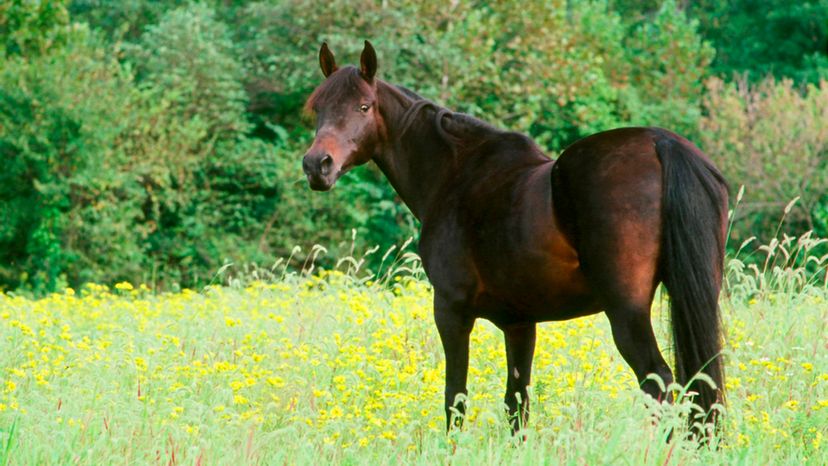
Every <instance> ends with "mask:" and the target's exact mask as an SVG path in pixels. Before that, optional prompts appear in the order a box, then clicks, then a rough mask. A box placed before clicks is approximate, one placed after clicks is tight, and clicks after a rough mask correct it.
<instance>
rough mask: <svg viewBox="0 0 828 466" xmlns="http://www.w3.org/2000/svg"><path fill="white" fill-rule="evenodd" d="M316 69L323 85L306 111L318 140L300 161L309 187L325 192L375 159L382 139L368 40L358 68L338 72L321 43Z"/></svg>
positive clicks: (374, 68) (374, 63)
mask: <svg viewBox="0 0 828 466" xmlns="http://www.w3.org/2000/svg"><path fill="white" fill-rule="evenodd" d="M319 65H320V66H321V67H322V73H323V74H324V75H325V78H326V79H325V81H324V82H323V83H322V84H321V85H320V86H319V87H317V88H316V90H315V91H313V94H311V96H310V97H309V98H308V102H307V104H306V109H307V110H309V111H311V112H313V113H315V114H316V137H315V138H314V140H313V144H312V145H311V147H310V149H308V152H307V153H306V154H305V157H304V159H303V160H302V169H303V170H304V172H305V175H306V176H307V178H308V184H310V187H311V189H314V190H317V191H327V190H329V189H331V187H333V185H334V183H336V180H337V179H339V177H340V176H341V175H342V174H343V173H345V172H347V171H348V170H350V169H351V168H352V167H355V166H357V165H362V164H364V163H366V162H368V161H369V160H371V158H372V157H373V156H374V154H375V153H376V151H377V149H378V147H379V141H380V135H381V132H382V131H381V128H382V117H381V116H380V114H379V111H378V109H377V85H376V81H375V80H374V74H375V73H376V71H377V55H376V53H375V52H374V48H373V47H372V46H371V44H370V43H369V42H368V41H365V48H364V49H363V50H362V56H361V57H360V66H359V68H356V67H353V66H345V67H343V68H337V66H336V62H335V61H334V56H333V54H332V53H331V51H330V49H328V45H327V44H325V43H323V44H322V48H321V49H320V50H319Z"/></svg>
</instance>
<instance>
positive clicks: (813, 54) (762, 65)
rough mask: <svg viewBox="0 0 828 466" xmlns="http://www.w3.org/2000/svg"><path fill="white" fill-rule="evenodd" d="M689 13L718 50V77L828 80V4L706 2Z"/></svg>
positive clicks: (807, 0) (801, 0) (824, 0)
mask: <svg viewBox="0 0 828 466" xmlns="http://www.w3.org/2000/svg"><path fill="white" fill-rule="evenodd" d="M690 11H691V13H692V15H693V16H694V17H696V18H698V19H699V21H700V31H701V33H702V34H703V35H704V36H705V37H707V38H709V39H710V40H711V41H712V42H713V44H714V46H715V47H716V50H717V54H716V60H715V62H714V63H713V68H714V71H715V72H717V73H719V74H721V75H723V76H724V77H726V78H730V77H732V75H733V74H746V75H747V76H748V77H749V78H750V79H751V80H752V81H758V80H761V79H762V78H764V77H765V76H766V75H768V74H773V75H774V76H776V77H789V78H792V79H795V80H796V81H798V82H811V83H815V82H817V81H819V80H820V79H825V78H828V0H798V1H795V2H791V1H789V0H763V1H756V0H731V1H727V2H722V1H719V0H702V1H696V2H691V7H690Z"/></svg>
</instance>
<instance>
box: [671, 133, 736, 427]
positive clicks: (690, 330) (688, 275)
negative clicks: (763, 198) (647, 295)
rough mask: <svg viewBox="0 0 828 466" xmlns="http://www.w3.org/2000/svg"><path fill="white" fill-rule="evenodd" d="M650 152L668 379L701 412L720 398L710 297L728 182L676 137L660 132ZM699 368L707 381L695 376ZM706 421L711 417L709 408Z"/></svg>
mask: <svg viewBox="0 0 828 466" xmlns="http://www.w3.org/2000/svg"><path fill="white" fill-rule="evenodd" d="M656 152H658V156H659V159H660V160H661V165H662V173H663V180H664V181H663V186H664V188H663V207H662V208H663V221H664V224H663V237H662V245H661V249H662V252H661V263H660V270H661V277H662V281H663V283H664V285H665V286H666V287H667V291H668V292H669V294H670V314H671V322H672V329H673V343H674V345H675V357H676V361H675V367H676V380H677V381H678V382H679V383H680V384H682V385H687V384H688V383H690V390H691V391H693V392H696V393H697V395H696V397H695V400H694V402H695V403H696V404H697V405H698V406H700V407H701V408H702V409H703V410H704V413H705V416H707V415H708V414H710V413H711V411H710V408H711V406H712V405H713V404H714V403H717V402H718V403H722V402H724V364H723V360H722V354H721V351H722V328H721V321H720V317H719V306H718V300H719V291H720V289H721V285H722V269H723V264H724V242H725V235H726V224H727V201H728V188H727V183H726V182H725V180H724V177H723V176H722V174H721V173H720V172H719V171H718V170H717V169H716V167H714V166H713V164H712V163H711V162H710V160H709V159H707V157H706V156H705V155H703V154H702V153H701V151H700V150H698V149H697V148H696V147H695V146H693V145H692V143H690V142H689V141H687V140H685V139H684V138H681V137H680V136H677V135H674V134H672V133H668V132H666V131H665V132H664V133H663V135H662V137H661V138H660V140H658V141H657V142H656ZM700 372H701V373H703V374H706V375H707V376H709V377H710V379H712V381H713V382H714V383H715V387H712V386H711V385H710V384H709V383H707V382H706V381H704V380H699V379H698V378H695V377H696V375H697V374H698V373H700ZM706 419H707V420H708V421H713V420H715V413H712V414H710V416H709V417H707V418H706ZM693 422H694V419H693V416H691V419H690V423H691V425H692V423H693Z"/></svg>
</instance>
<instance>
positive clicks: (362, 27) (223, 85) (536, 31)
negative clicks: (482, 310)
mask: <svg viewBox="0 0 828 466" xmlns="http://www.w3.org/2000/svg"><path fill="white" fill-rule="evenodd" d="M364 38H370V39H371V40H372V41H373V43H374V44H375V46H376V48H377V49H378V52H379V55H380V74H381V76H382V77H383V78H384V79H387V80H390V81H393V82H395V83H399V84H402V85H405V86H409V87H411V88H412V89H415V90H417V91H418V92H419V93H421V94H423V95H425V96H427V97H429V98H431V99H433V100H435V101H437V102H439V103H441V104H444V105H446V106H448V107H450V108H452V109H455V110H459V111H463V112H467V113H470V114H473V115H477V116H479V117H481V118H483V119H486V120H488V121H490V122H492V123H495V124H497V125H499V126H502V127H506V128H511V129H514V130H518V131H522V132H526V133H529V134H531V135H532V136H533V137H534V138H535V139H536V140H537V141H538V142H539V143H540V144H542V145H544V146H545V147H546V148H547V149H548V151H549V153H550V154H551V155H554V154H555V153H556V152H557V151H559V150H560V149H562V148H563V147H565V146H566V145H567V144H568V143H571V142H572V141H574V140H575V139H577V138H579V137H581V136H584V135H586V134H589V133H592V132H595V131H599V130H604V129H609V128H612V127H616V126H620V125H659V126H664V127H667V128H670V129H673V130H675V131H677V132H680V133H683V134H685V135H687V136H688V137H689V138H691V139H692V140H694V141H695V142H696V143H698V144H699V145H700V146H701V147H702V148H703V149H705V150H706V151H708V152H709V153H710V155H711V156H712V157H713V158H714V159H715V160H716V161H717V163H719V165H720V166H721V167H722V168H723V169H724V171H725V173H726V175H727V177H728V179H729V180H730V182H731V184H732V185H733V187H734V193H735V191H736V189H738V187H739V186H740V185H742V184H745V185H746V186H747V188H746V194H745V196H744V199H743V201H742V205H741V206H740V207H739V209H738V210H737V217H740V218H739V219H737V221H736V223H735V226H734V228H733V232H732V235H733V238H732V239H733V241H732V244H735V245H738V244H740V243H741V242H742V240H743V239H745V238H747V237H749V236H751V235H759V236H761V237H765V238H769V237H771V236H773V235H774V234H775V233H776V232H777V228H776V226H777V223H778V220H779V218H780V216H781V215H782V211H783V208H784V207H785V206H786V205H787V204H788V202H789V201H790V200H792V199H794V198H796V197H798V198H799V200H798V202H797V203H795V204H794V205H793V206H792V207H791V208H790V209H789V212H788V215H787V218H786V221H787V222H788V225H786V226H785V231H788V232H802V231H805V230H809V229H813V230H815V231H816V233H817V234H818V235H821V236H826V235H828V195H827V194H826V192H828V166H826V165H827V164H828V126H826V125H825V124H824V122H825V121H828V84H826V82H825V81H824V79H825V78H828V0H803V1H798V2H795V4H791V3H790V2H788V1H786V0H772V1H764V2H755V1H752V0H737V1H731V2H719V1H713V0H698V1H680V2H677V1H674V0H666V1H663V2H662V1H660V0H605V1H600V0H595V1H592V0H584V1H565V0H555V1H540V0H538V1H520V2H517V1H504V2H478V1H472V0H460V1H456V2H448V3H447V2H442V1H431V0H428V1H417V2H415V1H409V0H401V1H397V2H391V1H382V2H380V1H365V0H332V1H329V2H312V1H307V0H272V1H259V2H245V1H238V0H237V1H224V0H223V1H219V0H212V1H204V2H187V1H179V0H162V1H150V0H124V1H120V2H105V1H101V0H72V1H70V0H42V1H39V2H31V1H26V0H6V1H4V2H2V4H0V164H2V167H3V170H2V171H0V289H16V288H24V289H29V290H33V291H35V292H43V291H49V290H54V289H59V288H62V287H64V286H66V285H67V284H68V285H72V286H77V285H79V284H80V283H84V282H89V281H96V282H105V283H115V282H119V281H122V280H126V281H131V282H133V283H138V282H147V283H151V284H154V285H156V286H162V287H172V286H174V285H175V284H181V285H183V286H193V285H198V284H201V285H203V284H205V283H208V282H209V281H210V280H211V279H212V277H213V275H214V273H215V271H216V270H217V269H218V268H219V267H221V266H222V264H224V263H225V262H228V261H229V262H234V263H237V264H242V263H259V264H268V263H272V261H273V258H274V257H280V256H287V255H289V254H290V253H291V248H292V247H293V246H294V245H297V244H298V245H301V246H303V247H304V249H303V250H304V251H305V252H304V253H302V252H300V253H299V255H300V256H301V255H302V254H307V253H308V252H307V251H310V248H309V246H310V245H311V244H313V243H320V244H323V245H325V246H326V247H328V248H329V249H331V250H334V251H339V252H340V254H341V253H342V252H347V251H349V250H350V248H351V247H353V246H354V244H353V243H354V242H355V246H356V247H358V248H364V247H365V246H366V245H367V246H370V245H374V244H379V245H382V246H383V247H386V246H387V245H389V244H394V243H400V242H402V241H403V240H404V239H405V238H406V237H409V236H413V235H415V232H416V224H415V221H414V220H413V219H412V218H411V216H410V214H409V213H408V212H407V210H406V209H405V207H403V206H402V205H401V204H400V203H399V202H398V200H397V199H396V198H395V195H394V193H393V191H392V190H391V189H390V187H389V186H388V185H387V183H386V182H385V181H384V180H383V179H382V177H381V176H380V174H379V173H378V171H377V170H376V169H374V168H370V167H369V168H362V169H359V170H356V171H354V172H353V173H352V174H350V175H349V176H348V177H346V178H345V179H343V180H342V181H341V182H340V184H339V185H338V186H337V188H336V189H335V190H334V191H333V192H331V193H328V194H326V195H316V194H312V193H311V192H309V191H308V189H307V188H306V186H305V184H304V181H303V177H302V176H301V169H300V162H299V158H300V156H301V154H302V153H303V150H304V148H305V147H306V146H307V144H308V141H309V139H310V137H311V136H312V131H311V128H312V125H311V124H309V122H308V121H307V120H303V116H302V114H301V106H302V103H303V101H304V99H305V97H306V96H307V95H308V94H309V92H310V91H311V90H312V89H313V88H314V87H315V86H316V85H317V84H318V83H319V82H320V81H321V79H322V78H321V74H320V72H319V70H318V68H317V65H316V53H317V50H318V46H319V44H320V43H321V41H322V40H328V41H329V42H330V43H331V45H332V47H333V49H334V51H335V52H336V53H337V55H338V57H339V60H340V61H341V62H348V61H354V60H355V58H356V53H357V51H358V50H359V48H360V47H361V46H362V39H364ZM734 197H735V196H734ZM352 230H355V232H356V233H355V237H354V236H352ZM354 238H355V239H354ZM334 255H336V254H334Z"/></svg>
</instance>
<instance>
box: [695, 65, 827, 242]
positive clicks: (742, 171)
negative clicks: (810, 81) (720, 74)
mask: <svg viewBox="0 0 828 466" xmlns="http://www.w3.org/2000/svg"><path fill="white" fill-rule="evenodd" d="M705 111H706V116H705V117H704V118H702V120H701V122H700V128H701V135H702V136H701V144H702V146H703V147H704V148H705V149H706V151H707V152H708V153H709V154H710V156H711V157H712V158H713V160H714V161H715V162H716V164H717V165H718V166H719V167H720V168H721V169H722V171H723V172H724V174H725V177H726V178H727V179H728V180H729V181H730V183H731V185H732V186H734V187H736V188H737V187H738V186H740V185H745V186H746V194H745V197H744V201H743V202H742V204H741V205H740V206H739V209H738V210H737V214H738V215H739V216H743V217H746V220H747V221H739V222H737V224H736V226H735V237H736V238H740V239H745V238H747V237H749V236H752V235H761V236H763V237H764V238H768V239H769V238H770V237H772V236H774V235H775V230H776V225H777V223H778V221H779V218H780V217H781V216H782V214H783V210H784V209H785V207H786V205H787V204H788V203H789V202H790V201H791V200H793V199H795V198H797V199H798V202H796V203H795V204H793V205H792V206H791V207H790V208H789V210H790V211H789V212H788V214H787V221H788V222H790V224H791V225H789V227H788V228H786V231H804V230H806V229H814V228H815V227H820V225H819V223H818V221H815V216H817V218H819V219H820V220H819V222H821V221H822V220H821V218H822V217H819V216H820V215H823V214H822V212H823V211H824V209H825V207H824V206H825V193H826V192H828V127H826V125H825V122H826V121H828V83H826V82H824V81H823V82H822V83H821V84H820V85H819V86H815V85H809V86H808V87H807V89H806V91H805V92H804V93H803V92H800V91H799V90H798V89H796V88H794V85H793V83H792V82H791V81H790V80H783V81H780V82H776V81H774V80H773V79H768V80H765V81H763V82H761V83H759V84H757V85H749V84H747V83H745V82H738V83H730V84H727V83H724V82H723V81H721V80H718V79H713V80H710V81H708V92H707V98H706V99H705ZM824 232H825V230H823V231H821V232H820V231H818V233H824Z"/></svg>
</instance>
